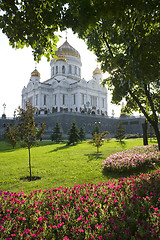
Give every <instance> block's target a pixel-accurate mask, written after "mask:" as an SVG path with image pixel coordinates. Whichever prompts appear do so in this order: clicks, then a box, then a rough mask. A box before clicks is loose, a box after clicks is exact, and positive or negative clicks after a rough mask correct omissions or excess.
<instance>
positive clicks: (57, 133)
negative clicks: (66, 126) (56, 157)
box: [51, 122, 62, 143]
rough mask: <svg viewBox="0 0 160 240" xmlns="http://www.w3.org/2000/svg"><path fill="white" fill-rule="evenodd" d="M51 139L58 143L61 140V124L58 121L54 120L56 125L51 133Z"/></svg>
mask: <svg viewBox="0 0 160 240" xmlns="http://www.w3.org/2000/svg"><path fill="white" fill-rule="evenodd" d="M51 140H52V141H55V142H56V143H59V142H61V141H62V131H61V126H60V124H59V122H56V125H55V127H54V129H53V132H52V135H51Z"/></svg>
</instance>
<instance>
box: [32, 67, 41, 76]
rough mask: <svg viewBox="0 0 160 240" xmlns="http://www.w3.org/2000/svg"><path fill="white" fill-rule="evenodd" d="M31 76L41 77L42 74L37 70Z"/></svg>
mask: <svg viewBox="0 0 160 240" xmlns="http://www.w3.org/2000/svg"><path fill="white" fill-rule="evenodd" d="M31 76H37V77H40V73H39V72H38V71H37V69H36V68H35V70H34V71H33V72H32V73H31Z"/></svg>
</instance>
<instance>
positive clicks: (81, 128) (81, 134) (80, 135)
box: [79, 127, 86, 142]
mask: <svg viewBox="0 0 160 240" xmlns="http://www.w3.org/2000/svg"><path fill="white" fill-rule="evenodd" d="M79 140H80V141H81V142H82V141H83V140H86V137H85V132H84V128H83V127H80V129H79Z"/></svg>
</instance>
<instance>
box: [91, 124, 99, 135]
mask: <svg viewBox="0 0 160 240" xmlns="http://www.w3.org/2000/svg"><path fill="white" fill-rule="evenodd" d="M99 132H100V130H99V125H98V123H95V125H94V128H93V132H92V135H93V136H94V134H95V133H97V134H99Z"/></svg>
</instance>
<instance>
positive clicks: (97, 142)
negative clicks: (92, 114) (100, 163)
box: [88, 131, 109, 153]
mask: <svg viewBox="0 0 160 240" xmlns="http://www.w3.org/2000/svg"><path fill="white" fill-rule="evenodd" d="M108 134H109V132H108V131H105V132H103V133H101V134H98V133H97V132H95V134H94V136H93V139H91V140H90V141H89V142H88V143H89V144H92V145H93V146H95V147H96V148H97V153H98V152H99V148H100V147H101V146H102V145H103V143H104V139H103V137H104V136H106V135H108Z"/></svg>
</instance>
